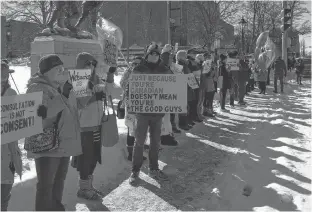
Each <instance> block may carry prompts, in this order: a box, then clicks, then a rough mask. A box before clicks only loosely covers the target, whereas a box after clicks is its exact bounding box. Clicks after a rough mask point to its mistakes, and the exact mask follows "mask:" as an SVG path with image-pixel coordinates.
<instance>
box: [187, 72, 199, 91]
mask: <svg viewBox="0 0 312 212" xmlns="http://www.w3.org/2000/svg"><path fill="white" fill-rule="evenodd" d="M187 83H188V85H189V86H190V87H191V88H192V89H196V88H199V86H198V83H197V81H196V78H195V75H194V74H193V73H190V74H187Z"/></svg>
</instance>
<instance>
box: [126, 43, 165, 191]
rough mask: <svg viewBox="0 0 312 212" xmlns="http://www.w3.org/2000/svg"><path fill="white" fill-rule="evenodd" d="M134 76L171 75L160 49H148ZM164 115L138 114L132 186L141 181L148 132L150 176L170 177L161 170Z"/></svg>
mask: <svg viewBox="0 0 312 212" xmlns="http://www.w3.org/2000/svg"><path fill="white" fill-rule="evenodd" d="M133 73H134V74H170V70H169V69H168V68H167V67H165V66H164V65H163V64H162V63H161V60H160V48H159V46H158V45H157V44H155V43H151V44H149V45H148V46H147V47H146V50H145V55H144V59H143V60H142V62H141V63H140V65H138V66H136V67H135V68H134V69H133ZM164 115H165V114H163V113H137V114H135V116H136V127H135V144H134V150H133V158H132V173H131V175H130V178H129V183H130V184H131V185H133V184H136V183H137V182H138V179H139V174H140V169H141V167H142V164H143V151H144V143H145V139H146V136H147V130H148V129H149V132H150V148H149V176H150V177H152V178H155V179H157V180H166V179H167V178H168V177H167V175H166V174H165V173H163V172H162V171H161V170H160V169H159V164H158V157H159V147H160V135H161V126H162V118H163V117H164Z"/></svg>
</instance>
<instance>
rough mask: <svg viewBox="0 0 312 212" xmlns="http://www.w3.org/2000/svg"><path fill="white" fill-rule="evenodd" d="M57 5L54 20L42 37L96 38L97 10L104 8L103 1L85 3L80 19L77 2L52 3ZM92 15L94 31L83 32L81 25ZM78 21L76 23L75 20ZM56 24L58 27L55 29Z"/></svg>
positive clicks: (52, 19)
mask: <svg viewBox="0 0 312 212" xmlns="http://www.w3.org/2000/svg"><path fill="white" fill-rule="evenodd" d="M53 2H54V4H55V9H54V10H53V12H52V18H51V20H50V21H49V23H48V24H47V26H48V28H46V29H44V30H43V31H42V33H40V35H42V36H50V35H62V36H70V37H75V38H84V39H93V38H94V37H95V36H96V21H97V10H98V9H99V8H100V7H101V6H102V4H103V2H102V1H84V2H83V3H82V13H81V16H80V17H79V10H78V8H77V5H76V2H75V1H51V2H50V4H51V6H52V4H53ZM90 13H91V22H92V24H91V25H92V30H91V32H86V31H81V30H80V26H81V24H82V23H83V22H84V21H85V20H86V19H87V18H88V16H89V15H90ZM77 18H79V19H78V21H77V22H76V23H74V21H75V20H77ZM55 22H57V26H56V27H54V24H55Z"/></svg>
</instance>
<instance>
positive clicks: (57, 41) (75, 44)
mask: <svg viewBox="0 0 312 212" xmlns="http://www.w3.org/2000/svg"><path fill="white" fill-rule="evenodd" d="M81 52H88V53H90V54H92V55H93V56H94V57H95V58H96V59H97V60H98V61H99V63H98V64H99V66H98V67H97V68H99V69H100V68H103V67H105V65H104V64H103V62H102V61H103V53H102V48H101V45H100V43H99V41H97V40H87V39H76V38H68V37H62V36H57V35H55V36H49V37H36V38H35V40H34V41H33V42H32V43H31V74H32V75H33V74H34V73H36V72H37V71H38V62H39V59H40V58H41V57H42V56H44V55H48V54H56V55H58V56H59V57H60V58H61V60H62V61H63V63H64V67H65V68H75V66H76V57H77V55H78V54H79V53H81Z"/></svg>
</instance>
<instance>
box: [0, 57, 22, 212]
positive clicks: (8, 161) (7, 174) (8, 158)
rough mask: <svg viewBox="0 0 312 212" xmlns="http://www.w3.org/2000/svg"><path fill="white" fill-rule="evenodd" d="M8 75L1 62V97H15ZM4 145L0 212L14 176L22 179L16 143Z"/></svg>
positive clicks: (3, 208)
mask: <svg viewBox="0 0 312 212" xmlns="http://www.w3.org/2000/svg"><path fill="white" fill-rule="evenodd" d="M10 73H13V71H12V70H10V69H9V66H8V64H7V63H6V62H1V97H2V96H15V95H17V93H16V91H15V90H14V89H12V88H11V85H10V83H9V76H10ZM2 142H3V143H4V141H2V139H1V211H7V208H8V205H9V201H10V198H11V190H12V186H13V183H14V174H15V173H17V174H18V175H19V176H20V177H21V178H22V169H23V168H22V166H23V164H22V159H21V151H20V149H19V147H18V143H17V142H18V141H14V142H10V143H5V144H2Z"/></svg>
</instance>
